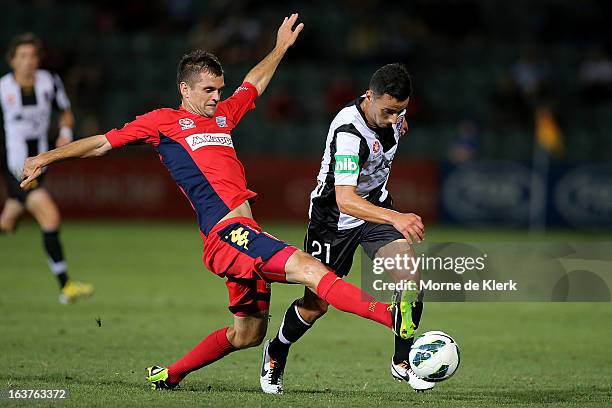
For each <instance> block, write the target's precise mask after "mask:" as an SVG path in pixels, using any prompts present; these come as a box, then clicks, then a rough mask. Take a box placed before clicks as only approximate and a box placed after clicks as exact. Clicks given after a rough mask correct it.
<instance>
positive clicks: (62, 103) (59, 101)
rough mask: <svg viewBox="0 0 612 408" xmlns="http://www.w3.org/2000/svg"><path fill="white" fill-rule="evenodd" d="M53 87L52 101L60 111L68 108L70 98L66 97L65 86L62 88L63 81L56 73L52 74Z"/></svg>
mask: <svg viewBox="0 0 612 408" xmlns="http://www.w3.org/2000/svg"><path fill="white" fill-rule="evenodd" d="M53 89H54V91H55V98H54V101H53V102H54V103H55V106H57V108H58V109H59V110H61V111H65V110H67V109H70V99H68V94H67V93H66V88H64V83H63V82H62V80H61V78H60V77H59V75H57V74H53Z"/></svg>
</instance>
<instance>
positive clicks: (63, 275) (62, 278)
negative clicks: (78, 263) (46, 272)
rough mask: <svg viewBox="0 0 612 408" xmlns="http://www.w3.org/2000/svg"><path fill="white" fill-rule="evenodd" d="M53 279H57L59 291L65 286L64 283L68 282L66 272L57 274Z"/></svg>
mask: <svg viewBox="0 0 612 408" xmlns="http://www.w3.org/2000/svg"><path fill="white" fill-rule="evenodd" d="M55 277H56V278H57V281H58V283H59V286H60V289H62V288H63V287H64V286H66V282H68V274H67V273H66V272H62V273H58V274H57V275H55Z"/></svg>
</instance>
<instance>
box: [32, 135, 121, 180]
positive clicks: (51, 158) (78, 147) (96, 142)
mask: <svg viewBox="0 0 612 408" xmlns="http://www.w3.org/2000/svg"><path fill="white" fill-rule="evenodd" d="M110 149H112V146H111V144H110V143H109V141H108V139H107V138H106V136H105V135H96V136H91V137H88V138H85V139H81V140H77V141H75V142H72V143H68V144H67V145H65V146H62V147H58V148H57V149H53V150H49V151H48V152H44V153H41V154H39V155H38V156H34V157H28V158H27V159H26V161H25V164H24V166H23V181H22V182H21V184H20V186H21V188H23V189H27V188H28V187H29V185H30V183H31V182H32V181H33V180H34V179H36V177H38V176H40V174H41V173H42V170H43V168H44V167H46V166H49V165H50V164H52V163H57V162H60V161H63V160H66V159H74V158H86V157H96V156H102V155H103V154H105V153H106V152H108V151H109V150H110Z"/></svg>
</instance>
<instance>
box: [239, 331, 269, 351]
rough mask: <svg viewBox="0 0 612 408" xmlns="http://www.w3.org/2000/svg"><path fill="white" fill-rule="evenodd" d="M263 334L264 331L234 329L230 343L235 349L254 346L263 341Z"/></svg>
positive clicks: (264, 333)
mask: <svg viewBox="0 0 612 408" xmlns="http://www.w3.org/2000/svg"><path fill="white" fill-rule="evenodd" d="M265 335H266V332H265V331H263V332H262V331H251V332H247V331H234V335H233V336H232V338H231V339H230V343H232V346H234V347H235V348H237V349H246V348H250V347H256V346H259V345H260V344H261V343H262V342H263V340H264V338H265Z"/></svg>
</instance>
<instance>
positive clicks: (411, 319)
mask: <svg viewBox="0 0 612 408" xmlns="http://www.w3.org/2000/svg"><path fill="white" fill-rule="evenodd" d="M398 255H399V256H403V255H407V256H409V257H414V256H415V255H414V251H413V249H412V248H411V246H410V244H409V243H408V242H407V241H406V240H404V239H401V240H396V241H393V242H390V243H388V244H386V245H385V246H383V247H381V248H379V249H378V251H377V252H376V257H377V258H391V259H394V258H395V257H396V256H398ZM386 272H387V273H388V274H389V275H390V277H391V278H392V279H393V280H395V281H396V282H399V281H402V280H412V281H415V282H419V281H420V278H421V276H420V271H418V270H414V271H411V270H387V271H386ZM393 304H396V305H401V306H400V307H397V308H395V309H394V310H395V311H396V312H398V313H400V314H401V315H402V317H401V319H394V321H395V322H397V323H400V326H399V327H396V328H395V330H394V332H395V333H396V334H395V350H394V354H393V357H392V359H391V376H392V377H393V378H394V379H396V380H398V381H405V382H407V383H408V384H409V385H410V386H411V387H412V388H413V389H414V390H415V391H426V390H429V389H431V388H433V387H434V385H435V383H432V382H427V381H424V380H421V379H420V378H418V377H417V376H416V374H414V372H413V371H412V369H411V368H410V364H409V362H408V361H409V354H410V348H411V347H412V344H413V343H414V335H415V332H416V330H417V328H418V327H419V322H420V321H421V315H422V313H423V292H419V291H408V290H406V291H403V292H402V291H397V292H395V294H394V300H393Z"/></svg>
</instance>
